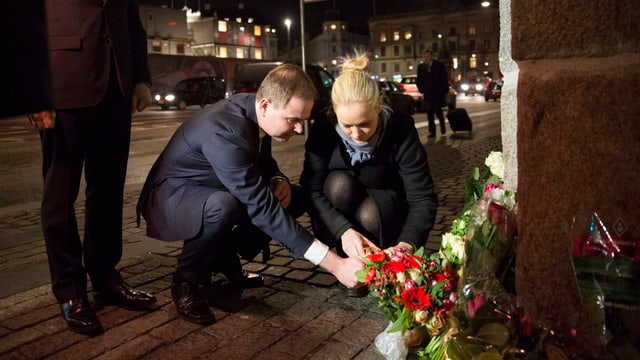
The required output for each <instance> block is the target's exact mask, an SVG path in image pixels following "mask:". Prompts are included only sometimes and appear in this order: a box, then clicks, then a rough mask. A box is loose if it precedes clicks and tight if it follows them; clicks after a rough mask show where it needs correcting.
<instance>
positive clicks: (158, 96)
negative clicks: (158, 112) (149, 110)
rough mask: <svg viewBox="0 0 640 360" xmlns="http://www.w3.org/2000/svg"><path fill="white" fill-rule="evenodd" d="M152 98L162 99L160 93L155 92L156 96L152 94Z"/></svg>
mask: <svg viewBox="0 0 640 360" xmlns="http://www.w3.org/2000/svg"><path fill="white" fill-rule="evenodd" d="M153 98H154V99H156V101H160V99H162V96H161V95H160V94H156V96H154V97H153Z"/></svg>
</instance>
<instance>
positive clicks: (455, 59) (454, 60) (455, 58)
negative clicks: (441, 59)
mask: <svg viewBox="0 0 640 360" xmlns="http://www.w3.org/2000/svg"><path fill="white" fill-rule="evenodd" d="M452 60H453V68H454V69H457V68H458V66H459V65H458V64H459V62H458V58H457V57H454V58H453V59H452Z"/></svg>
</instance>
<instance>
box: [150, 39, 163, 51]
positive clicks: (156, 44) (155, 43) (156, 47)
mask: <svg viewBox="0 0 640 360" xmlns="http://www.w3.org/2000/svg"><path fill="white" fill-rule="evenodd" d="M151 48H152V49H153V51H154V52H161V51H162V43H161V42H160V41H153V42H151Z"/></svg>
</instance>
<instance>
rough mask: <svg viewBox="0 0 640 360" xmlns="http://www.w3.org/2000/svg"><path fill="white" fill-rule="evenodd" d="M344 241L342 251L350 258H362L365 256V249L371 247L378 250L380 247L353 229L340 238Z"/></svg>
mask: <svg viewBox="0 0 640 360" xmlns="http://www.w3.org/2000/svg"><path fill="white" fill-rule="evenodd" d="M340 240H341V241H342V250H344V252H345V253H346V254H347V255H348V256H349V257H356V258H357V257H361V256H364V255H365V253H364V248H365V247H370V248H372V249H377V248H378V247H377V246H376V245H375V244H374V243H372V242H371V241H369V239H367V238H366V237H364V236H363V235H362V234H360V233H359V232H357V231H355V230H354V229H353V228H351V229H349V230H347V231H345V232H344V234H342V236H341V237H340Z"/></svg>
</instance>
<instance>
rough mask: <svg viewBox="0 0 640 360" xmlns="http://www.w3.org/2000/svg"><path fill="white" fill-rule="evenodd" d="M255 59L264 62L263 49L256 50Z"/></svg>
mask: <svg viewBox="0 0 640 360" xmlns="http://www.w3.org/2000/svg"><path fill="white" fill-rule="evenodd" d="M255 57H256V59H258V60H262V49H260V48H257V49H256V50H255Z"/></svg>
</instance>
